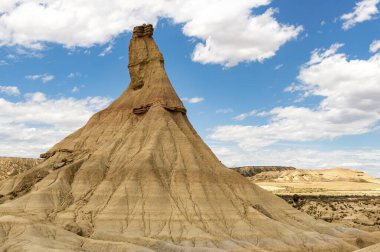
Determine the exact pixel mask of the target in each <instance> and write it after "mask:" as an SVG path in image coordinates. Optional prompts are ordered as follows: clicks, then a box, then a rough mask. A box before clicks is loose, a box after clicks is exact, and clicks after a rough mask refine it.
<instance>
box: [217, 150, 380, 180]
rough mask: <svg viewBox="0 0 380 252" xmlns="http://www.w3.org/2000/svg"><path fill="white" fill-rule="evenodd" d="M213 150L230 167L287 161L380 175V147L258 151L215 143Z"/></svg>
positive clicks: (314, 167)
mask: <svg viewBox="0 0 380 252" xmlns="http://www.w3.org/2000/svg"><path fill="white" fill-rule="evenodd" d="M211 148H212V150H213V151H214V152H215V154H216V155H217V156H218V157H219V158H220V159H221V161H222V162H223V163H224V164H225V165H227V166H228V167H237V166H244V165H283V166H293V167H297V168H306V169H319V168H334V167H346V168H351V169H359V170H363V171H366V172H367V173H369V174H371V175H372V176H375V177H379V178H380V171H379V167H380V159H379V156H380V149H353V150H318V149H312V148H299V147H297V148H289V147H280V148H263V149H259V150H257V151H255V152H247V151H246V150H244V149H241V148H236V147H235V146H234V147H230V146H219V145H211Z"/></svg>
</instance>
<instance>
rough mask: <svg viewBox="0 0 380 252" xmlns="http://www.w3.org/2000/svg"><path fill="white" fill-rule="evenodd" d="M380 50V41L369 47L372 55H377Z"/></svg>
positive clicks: (375, 41)
mask: <svg viewBox="0 0 380 252" xmlns="http://www.w3.org/2000/svg"><path fill="white" fill-rule="evenodd" d="M379 49H380V40H374V41H373V42H372V43H371V45H370V46H369V51H370V52H371V53H375V52H377V51H379Z"/></svg>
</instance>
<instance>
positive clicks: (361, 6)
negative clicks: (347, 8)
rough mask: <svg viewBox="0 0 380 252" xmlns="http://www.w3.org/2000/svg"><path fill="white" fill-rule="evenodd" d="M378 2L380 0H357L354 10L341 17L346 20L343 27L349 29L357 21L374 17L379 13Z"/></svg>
mask: <svg viewBox="0 0 380 252" xmlns="http://www.w3.org/2000/svg"><path fill="white" fill-rule="evenodd" d="M378 3H380V0H361V1H359V2H357V3H356V5H355V8H354V10H353V11H352V12H350V13H346V14H344V15H342V16H341V17H340V18H341V19H342V20H343V21H344V23H343V25H342V28H343V29H344V30H348V29H350V28H352V27H354V26H355V25H356V24H357V23H361V22H364V21H368V20H371V19H374V18H375V15H376V14H378V13H379V10H378V8H377V6H376V5H377V4H378Z"/></svg>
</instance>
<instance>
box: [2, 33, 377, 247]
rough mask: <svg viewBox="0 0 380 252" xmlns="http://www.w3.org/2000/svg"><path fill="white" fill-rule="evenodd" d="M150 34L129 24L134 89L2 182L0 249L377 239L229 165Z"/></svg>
mask: <svg viewBox="0 0 380 252" xmlns="http://www.w3.org/2000/svg"><path fill="white" fill-rule="evenodd" d="M152 35H153V27H152V26H151V25H144V26H138V27H136V28H135V29H134V33H133V36H132V38H131V42H130V46H129V72H130V75H131V83H130V84H129V86H128V88H127V89H126V91H125V92H124V93H123V94H122V95H121V96H120V97H119V98H118V99H117V100H115V101H114V102H113V103H112V104H111V105H110V106H109V107H108V108H106V109H104V110H102V111H100V112H98V113H96V114H95V115H93V116H92V117H91V119H90V120H89V121H88V123H87V124H86V125H85V126H84V127H82V128H81V129H79V130H78V131H76V132H74V133H73V134H71V135H69V136H68V137H66V138H65V139H63V140H62V141H61V142H59V143H57V144H56V145H55V146H54V147H52V148H51V149H50V150H49V151H48V152H47V153H44V154H42V155H41V157H42V158H44V159H45V160H44V161H43V162H42V163H41V164H39V165H37V166H36V167H34V168H32V169H30V170H28V171H26V172H24V173H21V174H19V175H17V176H14V177H11V178H8V179H6V180H4V181H0V194H1V195H2V197H1V198H0V201H1V204H0V250H1V251H8V252H9V251H65V252H67V251H91V252H93V251H353V250H355V249H358V248H359V245H358V244H360V245H363V244H364V245H371V244H373V243H376V242H379V240H380V238H379V236H376V235H374V234H371V233H367V232H363V231H359V230H357V229H352V228H344V227H341V226H337V225H332V224H328V223H325V222H321V221H317V220H315V219H313V218H312V217H310V216H307V215H306V214H303V213H301V212H299V211H297V210H295V209H293V208H292V207H291V206H289V205H288V204H287V203H286V202H285V201H283V200H282V199H280V198H278V197H276V196H274V195H273V194H271V193H269V192H267V191H265V190H263V189H261V188H259V187H258V186H256V185H254V184H252V183H250V182H249V181H248V180H246V179H245V178H244V177H242V176H241V175H240V174H238V173H237V172H235V171H231V170H229V169H227V168H226V167H225V166H224V165H223V164H222V163H221V162H220V161H219V160H218V159H217V157H216V156H215V155H214V154H213V153H212V151H211V150H210V148H209V147H208V146H207V145H206V144H205V143H204V142H203V141H202V139H201V138H200V137H199V136H198V134H197V133H196V131H195V130H194V128H193V127H192V126H191V124H190V122H189V120H188V118H187V116H186V109H185V107H184V106H183V104H182V102H181V100H180V99H179V98H178V96H177V94H176V92H175V91H174V89H173V87H172V85H171V83H170V81H169V79H168V76H167V74H166V72H165V69H164V60H163V57H162V54H161V53H160V51H159V49H158V47H157V45H156V43H155V42H154V40H153V38H152ZM358 241H360V243H358Z"/></svg>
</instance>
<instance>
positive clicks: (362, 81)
mask: <svg viewBox="0 0 380 252" xmlns="http://www.w3.org/2000/svg"><path fill="white" fill-rule="evenodd" d="M16 2H17V1H14V0H6V1H5V2H2V3H1V4H0V155H1V156H32V157H33V156H37V155H38V154H39V153H42V152H43V151H45V150H47V149H48V148H49V147H51V146H52V145H53V144H54V143H55V142H57V141H59V140H60V139H62V138H63V137H64V136H66V135H67V134H69V133H71V132H72V131H73V130H75V129H77V128H79V127H80V126H82V125H83V124H84V123H85V122H86V121H87V119H88V118H89V117H90V116H91V114H93V113H94V112H96V111H98V110H100V109H101V108H104V107H105V106H106V105H107V104H108V103H109V102H110V101H111V100H113V99H115V98H117V97H118V96H119V95H120V94H121V93H122V92H123V90H124V89H125V88H126V87H127V85H128V83H129V75H128V68H127V65H128V43H129V39H130V37H131V32H130V30H131V28H132V27H133V26H134V25H139V24H141V23H142V22H147V23H153V24H154V25H155V34H154V37H155V40H156V42H157V44H158V46H159V47H160V50H161V51H162V53H163V55H164V58H165V66H166V70H167V73H168V75H169V78H170V80H171V82H172V84H173V86H174V88H175V89H176V91H177V93H178V94H179V96H180V97H181V98H183V101H184V103H185V106H186V107H187V109H188V116H189V118H190V120H191V122H192V123H193V125H194V127H195V128H196V130H197V131H198V133H199V134H200V135H201V137H202V138H203V139H204V140H205V141H206V142H207V143H208V144H209V145H210V146H211V148H212V149H213V150H214V151H215V153H216V154H217V155H218V157H219V158H220V159H221V160H222V161H223V162H224V163H226V164H227V165H230V166H238V165H293V166H296V167H300V168H302V167H305V168H328V167H336V166H344V167H350V168H355V169H361V170H365V171H367V172H369V173H370V174H372V175H374V176H379V177H380V141H379V121H380V110H379V108H380V102H379V100H380V98H379V97H380V52H379V51H380V50H379V48H380V42H379V40H380V36H379V35H378V34H380V21H379V19H378V18H379V8H380V3H379V2H380V1H378V0H344V1H342V0H335V1H324V0H313V1H302V0H292V1H279V0H273V1H270V0H241V1H240V0H239V1H225V0H224V1H223V0H220V1H200V2H199V1H197V0H194V1H185V3H186V4H185V3H179V5H178V6H176V5H175V4H174V3H172V2H170V1H165V0H161V1H153V2H152V1H142V3H139V4H136V3H133V2H130V3H129V5H128V6H127V5H126V6H118V4H120V3H117V1H108V2H107V4H108V5H109V7H108V8H104V9H100V8H98V7H96V6H95V5H96V4H94V3H93V2H91V1H88V3H87V5H86V1H81V2H80V1H69V2H67V1H66V2H65V1H63V4H62V3H61V4H59V3H58V2H59V1H57V0H49V1H48V0H45V1H34V0H33V1H32V0H24V1H19V2H18V4H16ZM97 2H99V3H98V4H97V5H98V6H102V5H101V4H100V3H101V2H102V0H98V1H97ZM126 2H128V1H126ZM178 2H181V1H178ZM66 4H67V5H66ZM135 5H136V6H135ZM131 6H132V7H133V8H132V7H131ZM130 8H132V9H130ZM119 9H122V10H123V11H122V12H117V11H116V10H119ZM128 11H129V12H128ZM68 13H69V14H68ZM72 13H74V14H75V15H74V14H73V15H72V16H71V14H72ZM189 13H190V14H189ZM34 15H35V16H34Z"/></svg>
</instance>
